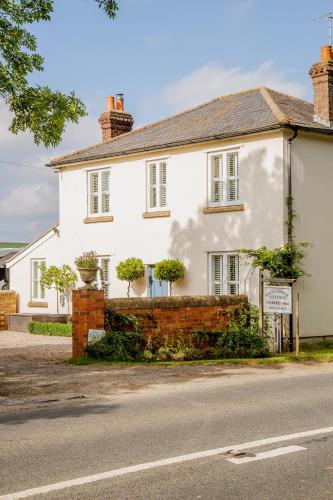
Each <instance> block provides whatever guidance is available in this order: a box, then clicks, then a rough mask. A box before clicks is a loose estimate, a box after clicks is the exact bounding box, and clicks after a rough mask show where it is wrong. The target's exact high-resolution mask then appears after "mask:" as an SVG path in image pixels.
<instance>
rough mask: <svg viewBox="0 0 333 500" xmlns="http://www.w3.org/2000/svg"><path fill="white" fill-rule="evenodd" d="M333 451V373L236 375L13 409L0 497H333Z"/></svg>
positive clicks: (3, 422)
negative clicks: (95, 398)
mask: <svg viewBox="0 0 333 500" xmlns="http://www.w3.org/2000/svg"><path fill="white" fill-rule="evenodd" d="M273 372H274V373H273ZM332 445H333V367H330V366H329V365H318V366H317V367H313V366H312V367H309V368H308V369H307V368H302V369H298V368H297V369H296V368H295V370H293V369H289V370H287V371H284V370H276V371H273V370H264V369H261V370H247V369H243V370H238V371H237V372H233V371H232V370H228V371H225V372H223V374H222V372H221V376H220V377H215V378H210V379H198V380H192V381H189V382H186V383H182V384H165V385H159V386H154V387H152V388H150V389H145V390H140V391H138V392H136V393H133V394H122V395H118V396H117V397H112V398H111V399H109V400H108V399H105V400H104V401H99V402H92V401H89V402H84V401H83V402H80V403H72V404H70V405H69V404H67V405H61V406H57V407H52V403H50V405H49V407H46V408H35V409H34V408H30V409H23V408H16V409H15V408H14V409H13V408H11V409H9V410H8V413H2V414H1V415H0V500H3V499H16V498H36V499H39V498H47V499H50V500H51V499H145V500H146V499H256V500H257V499H282V500H285V499H302V500H303V499H333V446H332ZM229 450H233V452H232V453H228V451H229ZM239 453H240V454H239Z"/></svg>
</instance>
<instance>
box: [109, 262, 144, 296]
mask: <svg viewBox="0 0 333 500" xmlns="http://www.w3.org/2000/svg"><path fill="white" fill-rule="evenodd" d="M116 271H117V278H118V279H119V280H121V281H127V283H128V286H127V297H129V296H130V289H131V283H133V281H135V280H138V279H139V278H142V276H144V274H145V266H144V265H143V262H142V259H137V258H136V257H130V258H129V259H126V260H124V261H123V262H120V263H119V264H118V266H117V267H116Z"/></svg>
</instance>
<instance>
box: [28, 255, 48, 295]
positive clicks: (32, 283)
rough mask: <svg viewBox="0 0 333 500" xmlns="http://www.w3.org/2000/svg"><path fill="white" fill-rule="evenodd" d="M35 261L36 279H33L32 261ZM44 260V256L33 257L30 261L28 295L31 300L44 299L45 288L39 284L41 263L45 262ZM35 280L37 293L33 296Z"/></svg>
mask: <svg viewBox="0 0 333 500" xmlns="http://www.w3.org/2000/svg"><path fill="white" fill-rule="evenodd" d="M35 262H37V266H38V267H37V280H35V279H34V263H35ZM45 263H46V260H45V259H44V258H34V259H31V261H30V296H31V302H40V301H41V300H45V290H44V291H43V290H42V288H41V286H40V279H41V270H40V266H41V264H45ZM35 281H36V282H37V295H36V296H34V282H35Z"/></svg>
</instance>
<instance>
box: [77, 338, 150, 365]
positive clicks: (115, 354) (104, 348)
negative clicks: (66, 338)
mask: <svg viewBox="0 0 333 500" xmlns="http://www.w3.org/2000/svg"><path fill="white" fill-rule="evenodd" d="M143 342H144V338H143V335H142V332H141V331H125V332H116V331H112V332H107V333H106V335H105V337H103V338H102V339H101V340H99V341H98V342H95V343H90V344H88V345H87V347H86V352H87V354H88V356H90V357H91V358H94V359H105V360H106V361H137V360H140V359H142V357H143Z"/></svg>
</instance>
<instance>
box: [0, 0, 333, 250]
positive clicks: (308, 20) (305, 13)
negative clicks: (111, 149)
mask: <svg viewBox="0 0 333 500" xmlns="http://www.w3.org/2000/svg"><path fill="white" fill-rule="evenodd" d="M330 10H333V0H320V1H317V2H313V1H310V0H292V1H290V0H289V1H288V0H280V1H279V2H276V1H272V0H206V1H202V0H201V1H199V0H168V1H163V0H120V11H119V15H118V17H117V18H116V20H115V21H110V20H109V19H108V18H107V17H106V16H105V14H104V13H103V11H102V10H100V9H98V7H97V4H96V3H95V2H94V0H70V1H68V0H55V2H54V15H53V18H52V21H51V22H50V23H44V24H40V25H36V26H34V28H33V31H34V33H35V34H36V35H37V37H38V42H39V52H40V53H41V54H42V55H43V56H44V57H45V71H44V72H43V73H39V74H37V75H34V76H33V78H32V81H33V82H36V83H40V84H48V85H50V86H51V87H52V88H53V89H60V90H62V91H64V92H69V91H71V90H75V92H76V94H77V95H78V96H79V97H80V98H82V99H83V100H84V102H85V103H86V104H87V107H88V111H89V116H88V118H86V119H83V120H82V121H81V122H80V124H79V125H77V126H70V127H68V129H67V131H66V133H65V135H64V140H63V142H62V144H61V145H60V146H59V147H58V148H56V149H54V150H52V149H49V150H46V149H45V148H42V147H39V148H38V147H36V146H35V145H34V143H33V141H32V139H31V137H30V136H29V134H20V135H19V136H12V135H10V134H9V133H8V132H7V131H6V130H7V128H8V123H9V115H8V112H7V110H6V108H5V106H4V103H1V104H0V111H1V117H2V120H1V122H0V241H8V240H21V241H29V240H32V239H33V238H35V237H36V236H38V234H39V233H40V232H41V231H43V230H44V229H46V228H47V227H49V226H51V225H52V224H53V223H55V222H56V221H57V217H58V214H57V212H58V208H57V206H58V205H57V203H58V202H57V179H56V175H55V174H53V173H50V172H49V171H48V170H47V169H46V168H43V165H44V163H46V162H47V161H48V160H49V159H50V158H52V157H54V156H57V155H58V154H62V153H64V152H67V151H70V150H73V149H77V148H80V147H85V146H88V145H90V144H94V143H96V142H98V141H99V140H100V131H99V126H98V123H97V118H98V116H99V114H100V112H101V111H102V109H103V108H104V106H105V97H106V96H107V95H111V94H115V93H117V92H124V94H125V107H126V110H128V111H129V112H131V113H132V114H133V116H134V118H135V123H136V126H140V125H143V124H145V123H148V122H150V121H152V120H156V119H159V118H161V117H164V116H168V115H169V114H172V113H174V112H176V111H180V110H182V109H185V108H187V107H189V106H192V105H195V104H198V103H200V102H204V101H205V100H208V99H210V98H212V97H215V96H217V95H223V94H226V93H231V92H237V91H239V90H242V89H246V88H252V87H257V86H260V85H267V86H270V87H273V88H275V89H276V90H282V91H285V92H287V93H290V94H293V95H296V96H300V97H303V98H305V99H308V100H311V99H312V89H311V82H310V78H309V76H308V70H309V68H310V67H311V65H312V63H313V62H315V61H317V60H318V58H319V51H320V46H321V45H322V44H325V43H327V39H328V28H327V22H326V21H324V20H321V21H316V22H314V21H313V20H314V18H316V17H319V16H321V15H323V14H325V13H326V12H328V11H330ZM4 161H7V162H13V163H20V164H22V166H21V167H18V166H14V165H9V164H5V163H2V162H4ZM23 165H25V166H23ZM28 165H31V166H34V167H38V168H28Z"/></svg>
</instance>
